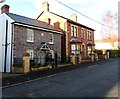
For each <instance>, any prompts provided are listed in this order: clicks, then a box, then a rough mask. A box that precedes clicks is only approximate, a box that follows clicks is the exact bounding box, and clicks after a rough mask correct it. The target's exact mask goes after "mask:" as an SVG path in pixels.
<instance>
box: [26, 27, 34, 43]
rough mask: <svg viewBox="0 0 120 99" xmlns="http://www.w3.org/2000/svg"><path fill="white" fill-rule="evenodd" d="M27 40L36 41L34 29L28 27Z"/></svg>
mask: <svg viewBox="0 0 120 99" xmlns="http://www.w3.org/2000/svg"><path fill="white" fill-rule="evenodd" d="M27 42H34V30H33V29H27Z"/></svg>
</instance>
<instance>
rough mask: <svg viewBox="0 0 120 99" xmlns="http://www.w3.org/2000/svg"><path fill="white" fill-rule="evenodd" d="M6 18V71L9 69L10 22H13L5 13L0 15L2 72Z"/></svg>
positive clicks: (0, 70)
mask: <svg viewBox="0 0 120 99" xmlns="http://www.w3.org/2000/svg"><path fill="white" fill-rule="evenodd" d="M6 20H8V39H7V44H9V45H8V46H7V47H8V48H7V60H6V63H7V65H6V72H10V69H11V37H12V24H11V23H12V22H14V21H13V20H12V19H11V18H10V17H8V16H7V15H6V14H5V13H4V14H1V15H0V72H4V61H5V46H4V45H5V39H6Z"/></svg>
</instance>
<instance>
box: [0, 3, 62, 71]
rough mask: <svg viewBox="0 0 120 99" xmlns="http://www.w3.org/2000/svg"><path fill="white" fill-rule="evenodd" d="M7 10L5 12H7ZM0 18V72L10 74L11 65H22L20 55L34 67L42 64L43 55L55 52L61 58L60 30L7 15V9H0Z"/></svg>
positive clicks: (28, 19)
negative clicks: (27, 59)
mask: <svg viewBox="0 0 120 99" xmlns="http://www.w3.org/2000/svg"><path fill="white" fill-rule="evenodd" d="M6 9H7V10H6ZM1 10H2V11H1V12H2V13H1V15H0V27H1V29H2V30H1V31H0V34H1V36H0V66H1V67H0V72H11V71H12V66H18V65H22V64H23V59H22V57H23V54H24V53H29V54H30V59H31V60H32V61H35V62H37V64H41V65H44V64H45V56H46V54H51V56H52V58H54V53H55V52H57V54H58V57H61V35H62V31H61V30H60V29H56V28H54V26H52V25H50V24H48V23H46V22H42V21H38V20H35V19H31V18H28V17H24V16H20V15H16V14H13V13H9V6H8V5H4V6H3V7H2V8H1Z"/></svg>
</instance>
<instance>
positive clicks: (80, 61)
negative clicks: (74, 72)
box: [78, 55, 82, 63]
mask: <svg viewBox="0 0 120 99" xmlns="http://www.w3.org/2000/svg"><path fill="white" fill-rule="evenodd" d="M78 58H79V63H82V55H79V56H78Z"/></svg>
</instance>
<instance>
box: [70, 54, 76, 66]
mask: <svg viewBox="0 0 120 99" xmlns="http://www.w3.org/2000/svg"><path fill="white" fill-rule="evenodd" d="M71 62H72V63H73V64H76V55H71Z"/></svg>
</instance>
